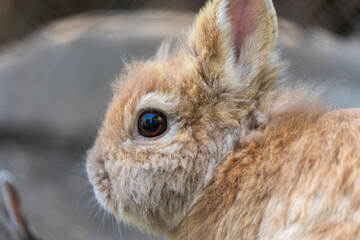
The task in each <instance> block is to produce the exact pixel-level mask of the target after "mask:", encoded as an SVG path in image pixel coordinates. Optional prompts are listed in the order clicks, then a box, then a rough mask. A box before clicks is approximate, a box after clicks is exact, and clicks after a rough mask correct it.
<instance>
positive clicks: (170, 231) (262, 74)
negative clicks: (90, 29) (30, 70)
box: [87, 0, 360, 240]
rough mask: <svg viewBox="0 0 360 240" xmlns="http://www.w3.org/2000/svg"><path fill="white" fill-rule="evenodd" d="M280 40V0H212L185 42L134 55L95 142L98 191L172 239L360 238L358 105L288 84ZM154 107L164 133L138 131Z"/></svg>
mask: <svg viewBox="0 0 360 240" xmlns="http://www.w3.org/2000/svg"><path fill="white" fill-rule="evenodd" d="M239 12H242V14H239ZM276 38H277V23H276V14H275V11H274V9H273V6H272V3H271V1H265V0H229V1H228V2H227V4H226V2H225V0H217V1H210V2H209V3H208V4H207V5H206V6H205V8H204V9H203V10H202V11H201V13H200V14H199V16H198V17H197V20H196V22H195V25H194V27H193V29H192V30H191V31H190V32H189V34H188V35H187V38H186V39H185V40H184V41H182V42H179V43H178V44H176V45H175V46H172V47H171V46H170V44H166V43H165V44H164V45H163V46H162V47H161V49H160V50H159V52H158V54H157V55H156V56H155V57H154V58H153V59H151V60H149V61H146V62H141V61H134V62H133V63H131V64H129V66H128V67H127V70H126V71H125V72H124V73H123V74H122V75H121V76H120V80H119V81H118V82H116V83H115V84H114V97H113V100H112V102H111V104H110V105H109V109H108V111H107V114H106V117H105V120H104V123H103V126H102V128H101V130H100V131H99V136H98V138H97V140H96V142H95V145H94V147H93V148H92V149H91V151H89V156H88V160H87V171H88V176H89V179H90V181H91V183H92V184H93V186H94V190H95V194H96V197H97V199H98V201H99V202H100V203H101V204H102V205H103V206H104V207H105V208H106V209H107V210H108V211H110V212H111V213H113V214H114V215H116V216H117V217H118V218H119V219H120V220H123V221H126V222H128V223H131V224H134V225H137V226H138V227H139V228H141V229H143V230H146V231H149V232H152V233H156V234H162V235H164V236H167V237H169V238H171V239H308V240H315V239H325V238H326V239H357V238H358V237H360V236H359V234H360V232H359V230H360V211H359V207H360V205H359V204H360V195H359V193H360V161H359V160H360V151H359V150H357V146H359V144H360V111H359V110H340V111H336V112H331V113H326V111H327V110H326V107H324V106H323V104H322V103H321V102H320V101H319V100H318V99H317V97H314V96H311V95H310V94H309V93H307V91H306V90H304V89H302V88H296V89H295V90H289V89H285V88H283V87H280V86H279V84H278V83H277V82H276V81H275V80H276V79H277V78H278V77H279V75H280V73H281V71H282V69H283V64H282V62H281V60H280V59H279V57H278V54H277V52H276V50H275V49H274V48H275V45H276ZM148 108H151V109H154V108H155V109H158V110H160V111H162V112H163V113H164V114H165V115H166V116H167V118H168V122H169V126H168V130H167V132H166V133H165V134H164V135H163V136H160V137H156V138H154V139H146V138H144V137H142V136H140V135H139V134H138V132H137V128H136V122H137V117H138V116H139V114H140V113H141V112H142V111H143V110H144V109H148Z"/></svg>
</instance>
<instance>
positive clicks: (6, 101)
mask: <svg viewBox="0 0 360 240" xmlns="http://www.w3.org/2000/svg"><path fill="white" fill-rule="evenodd" d="M204 2H205V1H202V0H182V1H176V0H167V1H166V0H137V1H135V0H102V1H98V0H77V1H73V0H51V1H49V0H29V1H23V0H0V169H3V168H6V169H8V170H10V171H11V172H12V173H13V174H14V175H15V177H16V184H17V187H18V188H19V190H20V195H21V198H22V203H23V205H24V210H25V212H26V214H27V216H28V219H29V222H30V225H31V229H33V231H34V233H35V234H36V235H37V236H40V237H41V238H42V239H44V240H46V239H49V240H51V239H57V240H61V239H64V240H73V239H74V240H77V239H79V240H82V239H84V240H85V239H86V240H91V239H94V240H95V239H102V240H108V239H109V240H110V239H123V240H127V239H131V240H133V239H139V240H141V239H158V238H157V237H151V236H147V235H145V234H142V233H140V232H138V231H137V230H135V229H133V228H131V227H129V226H124V225H122V224H120V225H118V224H117V223H116V221H115V220H114V219H112V217H110V216H108V215H106V214H105V213H104V212H103V211H102V210H101V209H99V207H97V205H96V203H95V201H94V199H93V196H92V192H91V191H92V190H91V187H90V185H89V184H88V181H87V178H86V174H85V170H84V162H85V155H86V151H87V149H89V148H90V147H91V145H92V142H93V140H94V138H95V135H96V131H97V129H98V127H99V125H100V123H101V119H102V116H103V113H104V111H105V108H106V104H107V102H108V100H109V99H110V97H111V91H110V84H111V82H112V81H113V80H114V79H116V76H117V74H118V73H119V72H120V71H121V69H122V66H123V62H122V59H124V58H125V59H129V58H132V57H140V56H145V57H148V56H151V55H152V54H153V53H154V52H155V50H156V48H157V47H158V46H159V44H160V42H161V41H162V40H164V39H166V38H171V37H176V36H178V35H179V34H181V33H183V32H184V31H186V29H187V28H188V27H189V26H190V25H191V23H192V21H193V17H194V14H195V13H196V12H197V11H198V10H199V8H200V7H201V6H202V5H203V4H204ZM274 4H275V8H276V9H277V11H278V14H279V16H280V20H279V25H280V41H279V49H280V50H281V54H282V56H283V58H285V59H287V60H288V61H289V63H290V67H289V70H288V72H287V76H288V78H289V81H290V84H292V83H294V82H311V83H314V85H315V86H317V87H318V88H319V89H321V90H323V91H324V98H325V99H326V101H327V102H328V103H329V104H330V106H331V107H332V108H333V109H335V108H340V107H360V0H343V1H340V0H303V1H297V0H274ZM0 235H1V234H0Z"/></svg>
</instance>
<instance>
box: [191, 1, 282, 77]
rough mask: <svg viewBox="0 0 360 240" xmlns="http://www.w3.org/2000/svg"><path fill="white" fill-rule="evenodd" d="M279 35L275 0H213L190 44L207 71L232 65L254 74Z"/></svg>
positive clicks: (196, 27) (243, 71) (257, 71)
mask: <svg viewBox="0 0 360 240" xmlns="http://www.w3.org/2000/svg"><path fill="white" fill-rule="evenodd" d="M276 38H277V20H276V14H275V10H274V7H273V4H272V2H271V0H218V1H210V2H209V3H208V4H207V5H206V6H205V8H204V9H203V10H202V11H201V12H200V14H199V16H198V17H197V20H196V23H195V26H194V28H193V30H192V32H191V33H190V35H189V41H190V45H191V46H192V50H193V51H194V52H195V54H196V56H197V57H198V58H199V59H200V61H201V64H202V66H203V68H205V71H210V73H211V74H213V72H214V71H215V72H216V71H219V70H218V69H216V68H223V69H228V68H229V67H230V68H232V69H235V70H236V71H237V72H240V73H241V74H240V77H242V78H243V77H245V78H254V77H255V76H256V75H257V74H258V73H259V72H260V70H261V69H262V67H263V65H264V62H265V59H266V57H267V56H268V54H269V52H270V51H271V50H272V49H274V47H275V45H276Z"/></svg>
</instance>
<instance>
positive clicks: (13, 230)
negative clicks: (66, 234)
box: [0, 170, 39, 240]
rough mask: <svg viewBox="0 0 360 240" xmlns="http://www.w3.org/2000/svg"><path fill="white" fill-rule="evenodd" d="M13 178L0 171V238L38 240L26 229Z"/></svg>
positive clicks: (5, 239)
mask: <svg viewBox="0 0 360 240" xmlns="http://www.w3.org/2000/svg"><path fill="white" fill-rule="evenodd" d="M13 178H14V177H13V176H12V174H11V173H9V172H8V171H7V170H1V171H0V238H1V239H3V240H39V239H38V238H35V237H34V235H33V234H32V233H31V231H30V229H29V227H28V224H27V221H26V218H25V216H24V213H23V211H22V207H21V203H20V197H19V195H18V193H17V190H16V188H15V186H14V183H13V181H14V180H13Z"/></svg>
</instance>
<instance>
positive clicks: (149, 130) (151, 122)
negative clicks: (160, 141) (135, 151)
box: [138, 110, 167, 138]
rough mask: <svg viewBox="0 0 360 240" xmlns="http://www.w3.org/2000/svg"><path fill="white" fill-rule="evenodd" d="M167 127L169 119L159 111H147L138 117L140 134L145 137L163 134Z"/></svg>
mask: <svg viewBox="0 0 360 240" xmlns="http://www.w3.org/2000/svg"><path fill="white" fill-rule="evenodd" d="M166 128H167V120H166V117H165V115H164V114H162V113H161V112H158V111H151V110H148V111H145V112H143V113H142V114H141V115H140V116H139V119H138V131H139V134H140V135H142V136H144V137H148V138H151V137H156V136H159V135H161V134H163V133H164V132H165V131H166Z"/></svg>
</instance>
